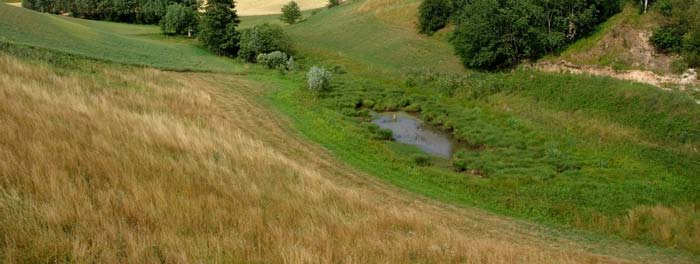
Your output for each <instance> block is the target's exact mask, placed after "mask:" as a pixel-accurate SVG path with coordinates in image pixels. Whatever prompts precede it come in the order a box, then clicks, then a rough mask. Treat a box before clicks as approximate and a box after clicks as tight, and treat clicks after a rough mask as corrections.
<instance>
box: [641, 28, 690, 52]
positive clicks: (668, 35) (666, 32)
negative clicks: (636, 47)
mask: <svg viewBox="0 0 700 264" xmlns="http://www.w3.org/2000/svg"><path fill="white" fill-rule="evenodd" d="M649 40H650V41H651V43H652V44H653V45H654V47H655V48H656V50H658V51H660V52H679V51H680V50H681V47H683V35H682V34H678V33H677V32H675V31H674V30H673V28H671V27H660V28H657V29H655V30H654V32H653V33H652V35H651V38H650V39H649Z"/></svg>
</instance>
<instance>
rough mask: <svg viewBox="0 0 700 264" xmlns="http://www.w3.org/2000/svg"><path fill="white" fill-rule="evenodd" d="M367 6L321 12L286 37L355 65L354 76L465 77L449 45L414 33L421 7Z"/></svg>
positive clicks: (321, 54)
mask: <svg viewBox="0 0 700 264" xmlns="http://www.w3.org/2000/svg"><path fill="white" fill-rule="evenodd" d="M389 2H396V1H389ZM367 3H368V2H364V1H353V2H350V3H348V4H346V5H343V6H341V7H337V8H332V9H327V10H323V11H321V12H319V13H318V14H315V15H312V16H310V17H308V18H307V19H306V20H305V21H303V22H302V23H299V24H295V25H292V26H290V27H289V28H288V32H289V34H290V35H291V36H292V38H293V39H294V41H295V43H296V46H297V47H298V49H299V50H300V51H301V52H302V53H312V54H313V55H314V56H316V57H323V58H325V59H327V60H338V61H340V62H343V63H345V64H346V65H356V66H357V67H355V68H354V70H355V71H365V72H375V73H376V72H386V71H406V70H409V69H426V68H429V69H433V70H438V71H442V72H464V68H463V67H462V65H461V64H460V63H459V60H458V59H457V58H456V57H455V56H454V55H453V51H452V48H451V46H450V45H449V44H448V43H446V42H445V41H443V40H442V39H440V38H437V37H432V38H431V37H426V36H423V35H420V34H418V33H416V30H415V27H414V26H413V19H412V16H411V15H410V14H412V13H414V10H415V8H414V7H415V5H416V3H417V1H408V2H407V3H408V4H406V2H405V1H402V2H397V4H393V3H390V4H388V5H386V6H379V5H377V6H370V5H366V4H367ZM269 18H271V19H274V18H272V17H269ZM244 21H245V19H244ZM259 22H262V21H259Z"/></svg>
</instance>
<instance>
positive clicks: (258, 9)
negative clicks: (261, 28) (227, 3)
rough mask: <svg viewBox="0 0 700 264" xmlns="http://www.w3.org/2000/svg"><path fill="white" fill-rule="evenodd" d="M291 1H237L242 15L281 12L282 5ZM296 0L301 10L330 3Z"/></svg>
mask: <svg viewBox="0 0 700 264" xmlns="http://www.w3.org/2000/svg"><path fill="white" fill-rule="evenodd" d="M289 1H291V0H239V1H236V3H237V7H236V10H237V11H238V15H241V16H258V15H272V14H279V13H280V10H281V9H282V6H284V5H285V4H287V3H289ZM296 2H297V4H299V7H300V8H301V10H308V9H314V8H319V7H324V6H325V5H326V3H328V1H326V0H296Z"/></svg>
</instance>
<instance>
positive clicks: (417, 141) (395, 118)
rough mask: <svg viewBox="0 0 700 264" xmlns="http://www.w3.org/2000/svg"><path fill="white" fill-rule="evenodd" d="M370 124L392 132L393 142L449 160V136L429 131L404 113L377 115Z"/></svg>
mask: <svg viewBox="0 0 700 264" xmlns="http://www.w3.org/2000/svg"><path fill="white" fill-rule="evenodd" d="M372 123H374V124H376V125H378V126H379V127H381V128H385V129H389V130H391V131H392V132H394V140H396V141H397V142H400V143H404V144H409V145H414V146H416V147H418V148H420V149H422V150H423V151H425V152H426V153H428V154H432V155H435V156H439V157H442V158H446V159H449V158H450V157H452V145H453V142H452V140H451V139H450V137H449V135H447V134H445V133H442V132H440V131H437V130H434V129H431V128H430V127H429V126H426V125H423V123H422V122H421V121H420V120H419V119H418V118H416V117H414V116H412V115H409V114H407V113H404V112H385V113H378V114H376V115H375V117H374V121H372Z"/></svg>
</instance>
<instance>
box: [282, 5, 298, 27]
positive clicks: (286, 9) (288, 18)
mask: <svg viewBox="0 0 700 264" xmlns="http://www.w3.org/2000/svg"><path fill="white" fill-rule="evenodd" d="M299 19H301V9H300V8H299V4H297V2H294V1H291V2H289V3H288V4H286V5H284V6H283V7H282V15H281V16H280V20H281V21H282V22H284V23H287V24H290V25H291V24H294V23H296V22H297V21H298V20H299Z"/></svg>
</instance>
